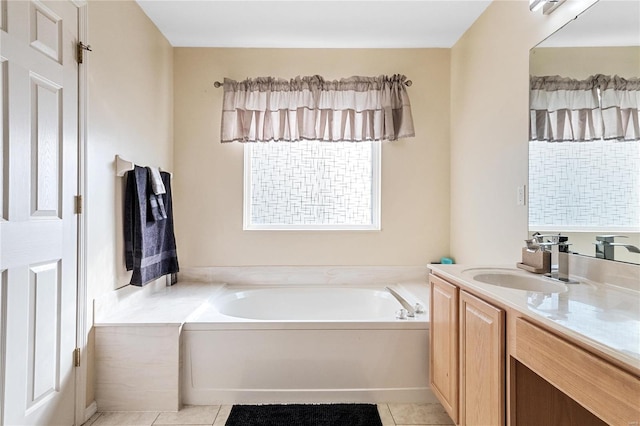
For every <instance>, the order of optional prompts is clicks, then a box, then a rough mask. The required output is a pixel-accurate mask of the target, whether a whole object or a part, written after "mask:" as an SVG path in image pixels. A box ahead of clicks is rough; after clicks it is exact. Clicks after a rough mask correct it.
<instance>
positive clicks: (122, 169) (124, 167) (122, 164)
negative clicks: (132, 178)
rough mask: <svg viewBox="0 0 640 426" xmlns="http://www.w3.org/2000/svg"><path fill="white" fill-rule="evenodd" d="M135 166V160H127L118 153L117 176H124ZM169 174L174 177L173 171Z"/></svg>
mask: <svg viewBox="0 0 640 426" xmlns="http://www.w3.org/2000/svg"><path fill="white" fill-rule="evenodd" d="M135 166H136V165H135V163H134V162H133V161H129V160H125V159H124V158H122V157H120V156H119V155H116V176H124V175H125V173H127V172H128V171H129V170H133V169H134V168H135ZM164 171H166V170H164ZM169 174H170V175H171V176H172V177H173V173H169Z"/></svg>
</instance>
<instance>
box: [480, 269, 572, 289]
mask: <svg viewBox="0 0 640 426" xmlns="http://www.w3.org/2000/svg"><path fill="white" fill-rule="evenodd" d="M473 279H474V280H476V281H480V282H481V283H485V284H490V285H495V286H499V287H506V288H513V289H516V290H525V291H534V292H539V293H562V292H564V291H566V290H567V287H566V286H565V285H564V284H562V283H556V282H553V281H550V280H547V279H545V278H540V277H535V276H529V275H523V274H520V273H517V272H506V271H500V272H498V271H495V272H493V271H491V272H490V271H487V272H480V273H476V274H475V275H473Z"/></svg>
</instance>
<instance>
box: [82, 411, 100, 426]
mask: <svg viewBox="0 0 640 426" xmlns="http://www.w3.org/2000/svg"><path fill="white" fill-rule="evenodd" d="M100 414H102V413H95V414H94V415H93V416H91V417H90V418H89V420H87V421H86V422H84V423H83V424H82V426H92V425H93V424H94V423H95V421H96V420H98V417H100Z"/></svg>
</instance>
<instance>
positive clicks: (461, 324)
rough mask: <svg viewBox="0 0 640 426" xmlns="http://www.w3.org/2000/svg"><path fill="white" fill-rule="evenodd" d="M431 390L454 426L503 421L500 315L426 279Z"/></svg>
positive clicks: (460, 292)
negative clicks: (428, 301)
mask: <svg viewBox="0 0 640 426" xmlns="http://www.w3.org/2000/svg"><path fill="white" fill-rule="evenodd" d="M429 282H430V288H431V299H430V308H431V309H430V312H431V313H430V315H431V330H430V339H431V340H430V351H431V352H430V355H431V357H430V380H431V388H432V390H433V392H434V394H435V395H436V396H437V397H438V399H439V400H440V402H441V403H442V405H443V406H444V407H445V409H446V410H447V412H448V413H449V415H450V417H451V419H452V420H453V421H454V422H455V423H456V424H460V425H496V426H499V425H504V424H505V334H504V330H505V326H504V324H505V314H504V311H503V310H502V309H499V308H497V307H495V306H493V305H491V304H489V303H487V302H485V301H483V300H481V299H479V298H478V297H476V296H474V295H472V294H470V293H468V292H466V291H464V290H460V289H459V288H458V287H457V286H455V285H453V284H451V283H448V282H446V281H444V280H442V279H440V278H438V277H436V276H433V275H431V276H430V278H429Z"/></svg>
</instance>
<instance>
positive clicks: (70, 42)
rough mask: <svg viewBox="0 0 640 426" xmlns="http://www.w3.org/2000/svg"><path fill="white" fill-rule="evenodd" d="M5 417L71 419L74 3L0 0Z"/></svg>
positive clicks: (34, 421)
mask: <svg viewBox="0 0 640 426" xmlns="http://www.w3.org/2000/svg"><path fill="white" fill-rule="evenodd" d="M0 26H1V27H2V28H1V31H0V37H1V39H0V95H1V97H0V111H1V114H0V115H2V127H1V128H0V147H1V149H0V155H1V156H2V161H0V187H1V188H2V197H1V198H0V286H1V291H0V299H1V303H0V318H1V319H2V326H1V327H0V339H1V341H0V348H2V351H3V353H2V355H3V357H2V359H3V363H4V365H1V366H0V367H1V369H0V371H1V372H2V375H3V376H4V377H2V379H3V380H2V387H0V393H1V394H2V399H1V400H2V404H1V407H0V408H1V410H2V412H1V413H0V415H1V416H2V421H3V424H4V425H11V426H14V425H73V424H74V416H75V410H74V407H75V374H74V362H73V355H74V349H75V342H76V293H77V250H78V249H77V247H78V246H77V244H78V242H77V232H78V231H77V225H78V216H77V215H76V214H75V195H76V193H77V187H78V64H77V61H76V55H75V51H76V44H77V41H78V40H77V34H78V10H77V7H76V6H75V5H74V4H73V3H71V2H70V1H36V0H0Z"/></svg>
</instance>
